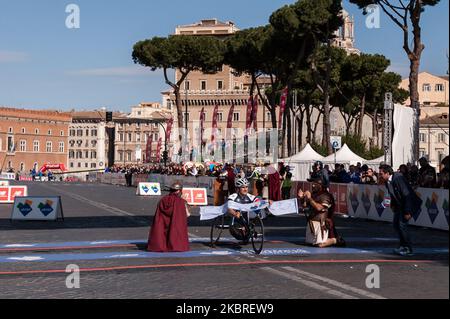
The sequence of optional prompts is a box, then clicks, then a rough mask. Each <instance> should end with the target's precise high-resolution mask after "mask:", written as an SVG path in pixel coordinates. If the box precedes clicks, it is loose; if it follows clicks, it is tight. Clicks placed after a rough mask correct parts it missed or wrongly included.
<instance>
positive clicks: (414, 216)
mask: <svg viewBox="0 0 450 319" xmlns="http://www.w3.org/2000/svg"><path fill="white" fill-rule="evenodd" d="M416 195H417V196H419V198H422V194H420V193H418V192H416ZM421 212H422V209H419V210H418V211H417V212H415V213H413V216H412V217H413V219H414V221H417V219H418V218H419V216H420V213H421ZM435 219H436V217H435ZM432 223H433V222H432Z"/></svg>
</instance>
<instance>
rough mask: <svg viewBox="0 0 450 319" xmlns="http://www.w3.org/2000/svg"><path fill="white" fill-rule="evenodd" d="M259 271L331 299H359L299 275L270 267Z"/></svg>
mask: <svg viewBox="0 0 450 319" xmlns="http://www.w3.org/2000/svg"><path fill="white" fill-rule="evenodd" d="M261 269H262V270H264V271H266V272H270V273H272V274H274V275H277V276H280V277H284V278H287V279H290V280H292V281H296V282H298V283H300V284H302V285H304V286H307V287H309V288H313V289H315V290H318V291H320V292H323V293H326V294H328V295H331V296H333V297H339V298H342V299H359V298H358V297H354V296H351V295H348V294H346V293H343V292H340V291H338V290H334V289H332V288H329V287H327V286H324V285H320V284H318V283H315V282H313V281H310V280H307V279H305V278H303V277H302V276H300V275H293V274H291V273H286V272H283V271H280V270H277V269H274V268H270V267H263V268H261Z"/></svg>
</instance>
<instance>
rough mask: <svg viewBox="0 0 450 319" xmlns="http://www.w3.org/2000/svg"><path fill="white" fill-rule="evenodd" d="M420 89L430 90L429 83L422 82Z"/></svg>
mask: <svg viewBox="0 0 450 319" xmlns="http://www.w3.org/2000/svg"><path fill="white" fill-rule="evenodd" d="M422 91H423V92H431V84H430V83H424V84H423V85H422Z"/></svg>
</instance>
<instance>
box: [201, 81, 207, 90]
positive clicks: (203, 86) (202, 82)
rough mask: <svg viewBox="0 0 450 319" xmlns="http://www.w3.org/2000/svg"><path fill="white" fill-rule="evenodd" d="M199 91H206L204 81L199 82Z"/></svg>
mask: <svg viewBox="0 0 450 319" xmlns="http://www.w3.org/2000/svg"><path fill="white" fill-rule="evenodd" d="M200 90H202V91H205V90H206V81H205V80H201V81H200Z"/></svg>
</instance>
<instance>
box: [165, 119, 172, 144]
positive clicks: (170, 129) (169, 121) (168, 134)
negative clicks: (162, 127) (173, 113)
mask: <svg viewBox="0 0 450 319" xmlns="http://www.w3.org/2000/svg"><path fill="white" fill-rule="evenodd" d="M172 126H173V118H171V119H169V120H168V121H167V129H166V143H167V142H168V140H169V139H170V134H172Z"/></svg>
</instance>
